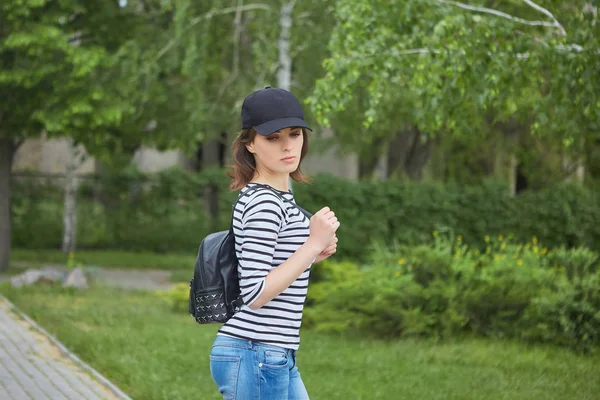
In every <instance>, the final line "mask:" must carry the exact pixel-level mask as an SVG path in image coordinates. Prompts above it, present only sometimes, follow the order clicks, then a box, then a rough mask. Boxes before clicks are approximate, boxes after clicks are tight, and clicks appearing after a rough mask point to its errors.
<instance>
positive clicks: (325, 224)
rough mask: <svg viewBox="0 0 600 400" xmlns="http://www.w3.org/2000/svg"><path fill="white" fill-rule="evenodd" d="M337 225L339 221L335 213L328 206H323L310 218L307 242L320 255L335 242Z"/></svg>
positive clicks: (338, 225)
mask: <svg viewBox="0 0 600 400" xmlns="http://www.w3.org/2000/svg"><path fill="white" fill-rule="evenodd" d="M339 227H340V222H339V221H338V219H337V217H336V216H335V213H334V212H333V211H331V210H330V209H329V207H323V208H322V209H320V210H319V211H317V212H316V213H315V214H314V215H313V216H312V217H311V219H310V236H309V238H308V242H310V244H311V245H312V246H313V247H314V248H315V249H316V251H319V255H321V254H322V253H323V252H325V251H326V250H328V249H329V250H330V247H331V246H332V245H334V244H335V243H336V242H335V241H334V240H335V232H336V231H337V230H338V228H339ZM332 254H333V253H332Z"/></svg>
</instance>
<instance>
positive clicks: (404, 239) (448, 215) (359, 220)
mask: <svg viewBox="0 0 600 400" xmlns="http://www.w3.org/2000/svg"><path fill="white" fill-rule="evenodd" d="M295 190H296V193H297V194H296V198H297V201H298V203H299V204H301V205H302V206H303V207H304V208H306V209H307V210H309V211H313V212H315V211H317V210H318V209H320V208H321V207H324V206H329V207H331V208H332V209H333V210H334V211H335V212H336V215H337V216H338V218H339V219H340V221H341V227H340V229H339V231H338V236H339V237H340V242H339V243H338V254H337V255H336V257H344V258H349V259H352V260H357V261H364V260H366V258H365V257H366V254H367V250H368V247H369V245H370V244H371V243H373V242H374V241H380V242H383V243H385V244H386V245H391V244H393V243H395V242H396V243H400V244H410V245H417V244H422V243H428V242H429V241H430V240H431V232H433V231H435V230H438V231H450V232H453V233H454V234H455V235H462V237H463V240H464V242H465V243H468V244H469V245H472V246H475V247H478V248H480V249H483V248H485V245H486V243H485V241H484V237H485V236H486V235H491V236H494V237H495V236H498V235H504V236H508V235H509V234H513V235H514V237H515V239H516V240H519V241H527V240H529V239H530V238H531V237H532V236H534V235H537V237H538V239H539V240H540V242H542V243H544V245H545V246H547V247H548V248H553V247H559V246H561V245H563V244H564V245H567V246H569V247H573V246H587V247H589V248H591V249H593V250H600V248H599V247H598V243H600V229H599V228H598V227H599V226H600V212H599V211H598V210H600V196H599V195H598V192H594V191H593V190H588V189H585V188H582V187H580V186H579V185H576V184H559V185H555V186H553V187H549V188H547V189H544V190H541V191H537V192H527V193H524V194H521V195H518V196H516V197H511V196H510V195H509V193H508V191H507V190H506V185H505V184H504V183H502V182H486V183H484V184H482V185H479V186H460V185H454V184H447V185H442V184H435V183H405V182H394V181H385V182H354V181H347V180H344V179H340V178H335V177H332V176H328V175H319V176H317V177H315V179H314V182H313V183H312V184H310V185H305V184H297V185H295Z"/></svg>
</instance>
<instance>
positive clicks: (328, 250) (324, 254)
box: [315, 235, 338, 264]
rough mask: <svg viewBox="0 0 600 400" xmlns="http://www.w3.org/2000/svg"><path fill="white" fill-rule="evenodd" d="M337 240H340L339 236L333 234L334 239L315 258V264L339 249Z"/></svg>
mask: <svg viewBox="0 0 600 400" xmlns="http://www.w3.org/2000/svg"><path fill="white" fill-rule="evenodd" d="M337 242H338V238H337V236H335V235H334V236H333V240H332V241H331V242H330V244H329V246H327V247H326V248H325V249H324V250H323V251H322V252H321V253H320V254H319V255H318V256H317V258H315V264H316V263H318V262H321V261H323V260H325V259H327V258H329V257H330V256H332V255H333V254H335V252H336V251H337Z"/></svg>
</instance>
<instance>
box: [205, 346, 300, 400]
mask: <svg viewBox="0 0 600 400" xmlns="http://www.w3.org/2000/svg"><path fill="white" fill-rule="evenodd" d="M210 373H211V374H212V378H213V380H214V381H215V383H216V384H217V387H218V388H219V392H220V393H221V394H222V395H223V399H225V400H254V399H256V400H286V399H289V400H292V399H293V400H308V393H307V392H306V388H305V387H304V383H303V382H302V378H300V372H299V371H298V367H297V366H296V351H295V350H291V349H284V348H283V347H278V346H272V345H267V344H262V343H258V342H254V341H251V340H245V339H237V338H231V337H224V336H219V335H217V337H216V338H215V341H214V343H213V345H212V350H211V352H210Z"/></svg>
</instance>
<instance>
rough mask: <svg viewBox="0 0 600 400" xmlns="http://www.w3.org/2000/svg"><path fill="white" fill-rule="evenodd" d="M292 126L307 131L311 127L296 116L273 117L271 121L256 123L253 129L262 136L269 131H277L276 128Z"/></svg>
mask: <svg viewBox="0 0 600 400" xmlns="http://www.w3.org/2000/svg"><path fill="white" fill-rule="evenodd" d="M292 127H299V128H306V129H308V130H309V131H312V129H311V128H310V127H309V126H308V125H307V124H306V122H304V120H303V119H300V118H296V117H287V118H279V119H274V120H272V121H268V122H265V123H262V124H260V125H256V126H255V127H254V130H255V131H256V132H258V133H260V134H261V135H263V136H269V135H270V134H271V133H273V132H277V131H278V130H281V129H285V128H292Z"/></svg>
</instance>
